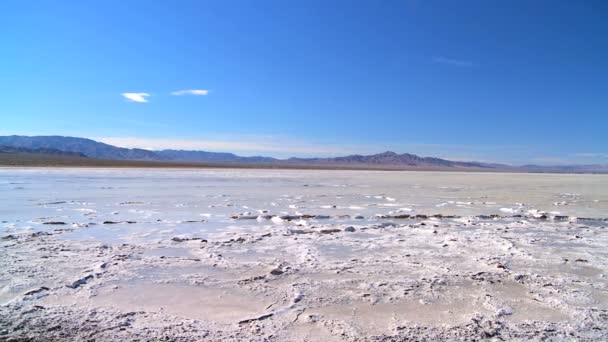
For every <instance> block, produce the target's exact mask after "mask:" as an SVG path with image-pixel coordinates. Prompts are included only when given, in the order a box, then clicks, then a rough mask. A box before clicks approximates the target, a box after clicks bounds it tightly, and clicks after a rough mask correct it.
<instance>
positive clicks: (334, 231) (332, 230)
mask: <svg viewBox="0 0 608 342" xmlns="http://www.w3.org/2000/svg"><path fill="white" fill-rule="evenodd" d="M341 231H342V230H341V229H338V228H329V229H321V230H319V233H321V234H333V233H339V232H341Z"/></svg>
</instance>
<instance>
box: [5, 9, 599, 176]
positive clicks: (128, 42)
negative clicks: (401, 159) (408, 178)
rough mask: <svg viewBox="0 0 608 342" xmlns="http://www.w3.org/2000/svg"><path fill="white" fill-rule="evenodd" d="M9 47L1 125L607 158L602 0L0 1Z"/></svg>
mask: <svg viewBox="0 0 608 342" xmlns="http://www.w3.org/2000/svg"><path fill="white" fill-rule="evenodd" d="M0 56H1V59H0V80H1V82H0V93H1V94H2V97H1V101H0V119H1V124H0V134H3V135H5V134H27V135H37V134H58V135H73V136H82V137H90V138H98V139H102V140H104V141H108V142H113V143H116V144H120V145H123V146H139V147H149V148H162V147H177V148H180V147H181V148H196V149H199V148H200V149H207V150H216V151H227V150H228V151H232V152H238V153H240V154H244V155H252V154H263V155H272V156H279V157H280V156H287V155H299V156H306V155H339V154H348V153H353V152H360V153H372V152H381V151H383V150H387V149H390V150H394V151H397V152H411V153H417V154H421V155H434V156H440V157H447V158H453V159H468V160H485V161H499V162H509V163H518V164H519V163H528V162H534V163H542V164H552V163H567V162H568V163H570V162H576V163H608V3H606V2H605V1H485V0H483V1H482V0H480V1H422V0H419V1H405V0H403V1H372V0H370V1H357V0H349V1H312V0H306V1H284V0H281V1H263V0H256V1H231V0H226V1H133V0H129V1H108V0H105V1H101V0H100V1H32V0H18V1H17V0H6V1H2V3H1V4H0ZM183 90H199V91H198V92H195V94H192V93H184V94H181V95H174V94H172V93H174V92H177V91H183ZM127 93H134V94H131V95H129V94H127ZM139 93H145V94H149V96H141V95H138V94H139ZM123 94H126V95H123ZM128 97H130V98H131V100H129V99H128ZM133 99H134V100H136V101H133ZM137 100H144V101H146V102H141V101H137Z"/></svg>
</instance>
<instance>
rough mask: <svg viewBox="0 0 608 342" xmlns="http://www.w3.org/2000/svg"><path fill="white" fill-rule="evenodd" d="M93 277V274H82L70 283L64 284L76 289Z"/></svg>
mask: <svg viewBox="0 0 608 342" xmlns="http://www.w3.org/2000/svg"><path fill="white" fill-rule="evenodd" d="M91 279H93V275H92V274H89V275H87V276H84V277H82V278H80V279H78V280H76V281H74V282H72V283H71V284H68V285H66V286H67V287H69V288H71V289H76V288H79V287H80V286H81V285H85V284H86V283H87V282H88V281H89V280H91Z"/></svg>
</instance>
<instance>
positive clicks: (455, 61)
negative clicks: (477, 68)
mask: <svg viewBox="0 0 608 342" xmlns="http://www.w3.org/2000/svg"><path fill="white" fill-rule="evenodd" d="M433 62H434V63H439V64H447V65H452V66H457V67H472V66H473V62H471V61H465V60H461V59H453V58H447V57H442V56H437V57H433Z"/></svg>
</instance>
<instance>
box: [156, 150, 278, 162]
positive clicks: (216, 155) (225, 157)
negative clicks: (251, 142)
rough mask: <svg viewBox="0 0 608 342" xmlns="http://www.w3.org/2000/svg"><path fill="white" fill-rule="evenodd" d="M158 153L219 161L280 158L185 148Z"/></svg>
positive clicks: (171, 158)
mask: <svg viewBox="0 0 608 342" xmlns="http://www.w3.org/2000/svg"><path fill="white" fill-rule="evenodd" d="M156 154H158V155H160V156H162V157H164V158H166V159H169V160H175V161H199V162H218V163H272V162H276V161H278V159H275V158H270V157H259V156H254V157H241V156H237V155H236V154H233V153H221V152H206V151H184V150H162V151H157V152H156Z"/></svg>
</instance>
